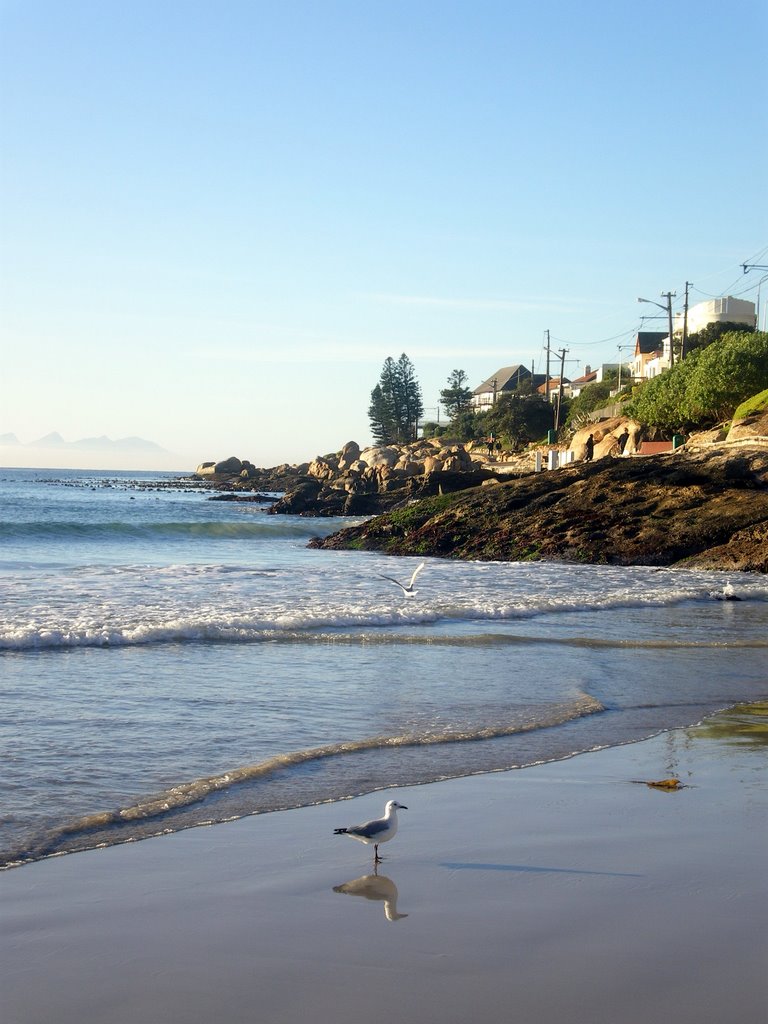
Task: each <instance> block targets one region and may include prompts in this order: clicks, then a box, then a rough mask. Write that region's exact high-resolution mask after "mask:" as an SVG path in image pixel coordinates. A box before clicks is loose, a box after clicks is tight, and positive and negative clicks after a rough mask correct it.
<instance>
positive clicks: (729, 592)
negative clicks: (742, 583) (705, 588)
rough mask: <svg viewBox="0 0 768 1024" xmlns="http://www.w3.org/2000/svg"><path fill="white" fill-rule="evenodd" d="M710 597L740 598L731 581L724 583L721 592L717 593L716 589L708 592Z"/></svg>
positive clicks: (723, 599)
mask: <svg viewBox="0 0 768 1024" xmlns="http://www.w3.org/2000/svg"><path fill="white" fill-rule="evenodd" d="M710 597H714V599H715V600H716V601H740V600H741V598H740V597H739V595H738V594H737V593H736V591H735V590H734V589H733V584H732V583H726V584H725V586H724V587H723V589H722V592H721V593H719V594H718V593H717V592H716V591H712V592H711V593H710Z"/></svg>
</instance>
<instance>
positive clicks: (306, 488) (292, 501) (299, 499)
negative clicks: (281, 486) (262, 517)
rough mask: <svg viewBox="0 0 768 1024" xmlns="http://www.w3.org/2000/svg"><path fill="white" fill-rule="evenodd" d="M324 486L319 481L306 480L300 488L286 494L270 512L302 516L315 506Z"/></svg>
mask: <svg viewBox="0 0 768 1024" xmlns="http://www.w3.org/2000/svg"><path fill="white" fill-rule="evenodd" d="M322 486H323V485H322V483H321V482H320V481H319V480H305V481H304V482H303V483H300V484H299V486H298V487H295V488H294V489H293V490H292V491H288V493H287V494H284V495H283V496H282V498H280V500H279V501H276V502H275V503H274V505H272V506H271V507H270V508H269V510H268V511H269V512H270V513H271V514H273V515H277V514H279V513H284V514H288V515H301V513H302V512H304V511H306V510H307V509H308V508H311V507H313V506H314V505H315V503H316V502H317V497H318V495H319V494H320V491H321V489H322Z"/></svg>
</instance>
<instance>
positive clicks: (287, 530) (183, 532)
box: [0, 516, 331, 543]
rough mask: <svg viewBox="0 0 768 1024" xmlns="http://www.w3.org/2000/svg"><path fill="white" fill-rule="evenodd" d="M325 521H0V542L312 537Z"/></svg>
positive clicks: (326, 527)
mask: <svg viewBox="0 0 768 1024" xmlns="http://www.w3.org/2000/svg"><path fill="white" fill-rule="evenodd" d="M330 529H331V527H330V526H329V525H328V523H327V521H326V522H322V521H314V522H313V521H311V520H308V519H307V520H301V521H300V522H297V521H296V520H290V521H286V520H285V519H282V518H280V519H278V518H276V517H269V518H268V517H266V516H264V517H263V519H261V518H260V519H258V520H252V521H249V522H220V521H215V522H213V521H212V522H199V521H198V522H183V521H178V522H165V523H140V522H120V521H118V520H115V521H103V522H91V523H83V522H78V521H77V520H62V521H58V522H38V521H36V522H29V523H8V522H6V523H0V541H30V540H32V541H33V540H35V539H40V540H48V541H52V540H55V541H61V542H62V543H73V542H85V541H93V540H110V539H111V540H119V539H150V540H151V539H153V538H154V539H157V540H163V539H173V538H174V537H179V538H184V539H186V538H190V537H192V538H194V537H202V538H213V539H215V538H228V539H234V540H240V539H244V540H248V539H253V538H259V537H267V538H277V539H279V538H280V537H307V538H309V537H314V536H316V535H319V534H325V533H328V532H329V530H330Z"/></svg>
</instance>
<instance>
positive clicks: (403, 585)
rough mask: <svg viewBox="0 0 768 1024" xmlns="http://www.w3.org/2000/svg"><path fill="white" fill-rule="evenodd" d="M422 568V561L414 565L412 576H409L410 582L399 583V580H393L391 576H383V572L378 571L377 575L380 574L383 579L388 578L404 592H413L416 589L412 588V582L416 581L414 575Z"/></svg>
mask: <svg viewBox="0 0 768 1024" xmlns="http://www.w3.org/2000/svg"><path fill="white" fill-rule="evenodd" d="M423 568H424V563H423V562H422V563H421V564H420V565H417V566H416V568H415V569H414V570H413V576H411V582H410V583H401V582H400V580H395V579H393V578H392V577H391V576H384V575H383V573H379V576H381V578H382V579H383V580H389V582H390V583H394V584H395V586H396V587H400V589H401V590H402V592H403V593H404V594H415V593H416V591H415V590H414V589H413V584H414V583H415V582H416V577H417V576H418V575H419V573H420V572H421V570H422V569H423Z"/></svg>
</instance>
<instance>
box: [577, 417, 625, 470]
mask: <svg viewBox="0 0 768 1024" xmlns="http://www.w3.org/2000/svg"><path fill="white" fill-rule="evenodd" d="M641 432H642V426H641V424H640V423H638V422H637V420H631V419H628V418H627V417H625V416H616V417H614V418H612V419H609V420H600V421H599V422H597V423H588V424H587V425H586V426H585V427H581V428H580V429H579V430H577V431H576V433H575V434H574V435H573V439H572V440H571V444H570V448H569V450H570V451H572V452H573V453H574V459H575V460H576V461H577V462H581V461H582V459H583V458H584V455H585V453H586V441H587V438H588V437H589V435H590V434H591V435H592V440H593V441H594V451H593V454H592V458H593V460H594V459H604V458H605V457H606V456H608V455H619V454H621V452H620V444H619V439H620V438H621V436H622V435H623V434H624V433H626V434H627V441H626V444H625V445H624V455H634V454H635V453H636V452H637V451H638V450H639V448H640V435H641Z"/></svg>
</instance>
